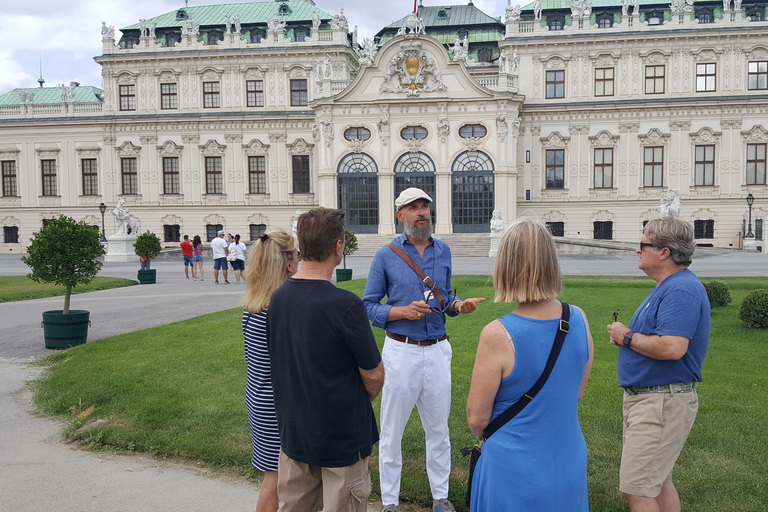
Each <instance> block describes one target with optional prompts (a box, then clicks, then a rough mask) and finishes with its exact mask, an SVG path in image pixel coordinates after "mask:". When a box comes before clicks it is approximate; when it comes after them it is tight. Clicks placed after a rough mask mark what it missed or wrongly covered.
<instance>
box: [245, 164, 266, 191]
mask: <svg viewBox="0 0 768 512" xmlns="http://www.w3.org/2000/svg"><path fill="white" fill-rule="evenodd" d="M248 183H249V189H248V193H249V194H266V193H267V165H266V158H265V157H263V156H249V157H248Z"/></svg>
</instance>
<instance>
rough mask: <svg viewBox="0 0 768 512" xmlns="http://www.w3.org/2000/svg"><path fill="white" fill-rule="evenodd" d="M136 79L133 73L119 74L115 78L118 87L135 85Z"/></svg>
mask: <svg viewBox="0 0 768 512" xmlns="http://www.w3.org/2000/svg"><path fill="white" fill-rule="evenodd" d="M137 78H138V77H137V75H134V74H133V73H127V72H125V73H120V74H119V75H118V76H117V83H118V84H120V85H129V84H135V83H136V79H137Z"/></svg>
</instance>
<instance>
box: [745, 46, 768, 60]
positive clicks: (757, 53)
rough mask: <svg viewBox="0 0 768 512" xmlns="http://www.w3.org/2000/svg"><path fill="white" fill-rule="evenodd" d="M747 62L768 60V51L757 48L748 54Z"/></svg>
mask: <svg viewBox="0 0 768 512" xmlns="http://www.w3.org/2000/svg"><path fill="white" fill-rule="evenodd" d="M748 55H749V60H765V59H768V49H766V48H763V47H760V46H758V47H757V48H754V49H753V50H752V51H750V52H749V54H748Z"/></svg>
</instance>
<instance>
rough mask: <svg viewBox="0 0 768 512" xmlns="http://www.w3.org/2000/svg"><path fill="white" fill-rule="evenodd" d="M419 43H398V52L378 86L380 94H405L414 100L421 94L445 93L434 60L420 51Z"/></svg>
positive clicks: (445, 88)
mask: <svg viewBox="0 0 768 512" xmlns="http://www.w3.org/2000/svg"><path fill="white" fill-rule="evenodd" d="M421 48H422V43H421V42H420V41H404V42H402V43H400V51H399V52H397V54H395V56H394V57H392V59H390V61H389V64H388V66H387V68H386V70H385V71H384V80H383V82H382V83H381V85H380V86H379V92H382V93H385V94H386V93H394V94H399V93H405V95H406V97H408V98H416V97H418V96H419V94H420V93H421V92H422V91H423V92H445V91H447V90H448V87H446V86H445V84H443V77H442V74H441V73H440V70H439V69H438V67H437V63H436V61H435V59H434V58H433V57H432V56H430V55H428V54H427V52H425V51H424V50H422V49H421Z"/></svg>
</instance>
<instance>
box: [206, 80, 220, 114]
mask: <svg viewBox="0 0 768 512" xmlns="http://www.w3.org/2000/svg"><path fill="white" fill-rule="evenodd" d="M219 107H221V85H220V84H219V82H203V108H219Z"/></svg>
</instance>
